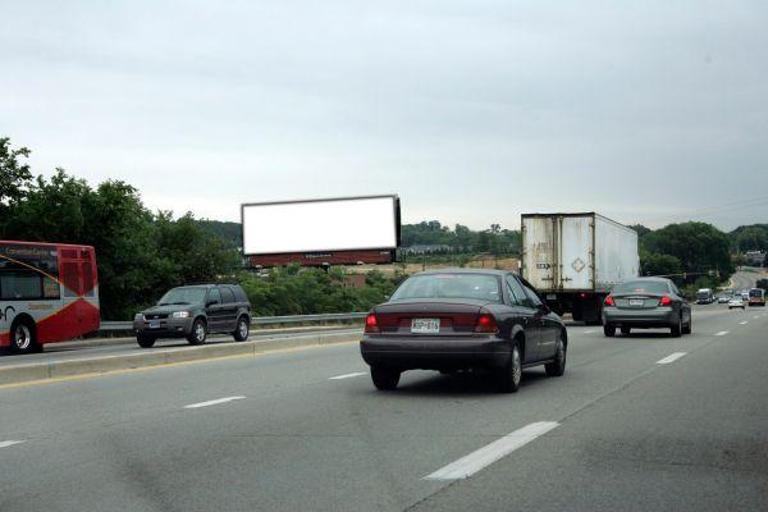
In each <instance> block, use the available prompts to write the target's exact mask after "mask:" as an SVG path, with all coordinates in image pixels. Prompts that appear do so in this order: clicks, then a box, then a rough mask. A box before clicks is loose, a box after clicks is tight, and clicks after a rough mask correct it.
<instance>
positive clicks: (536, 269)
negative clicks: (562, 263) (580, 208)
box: [522, 216, 557, 291]
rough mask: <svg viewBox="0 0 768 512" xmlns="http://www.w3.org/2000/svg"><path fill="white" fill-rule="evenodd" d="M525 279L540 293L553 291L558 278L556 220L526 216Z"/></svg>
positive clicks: (524, 235)
mask: <svg viewBox="0 0 768 512" xmlns="http://www.w3.org/2000/svg"><path fill="white" fill-rule="evenodd" d="M522 224H523V269H522V270H523V277H525V279H527V280H528V282H530V283H531V284H532V285H533V286H534V288H536V289H537V290H539V291H542V290H552V289H554V287H555V277H556V263H557V261H556V254H555V253H556V250H555V218H554V217H551V216H547V217H544V216H542V217H537V216H531V217H527V216H524V217H523V218H522Z"/></svg>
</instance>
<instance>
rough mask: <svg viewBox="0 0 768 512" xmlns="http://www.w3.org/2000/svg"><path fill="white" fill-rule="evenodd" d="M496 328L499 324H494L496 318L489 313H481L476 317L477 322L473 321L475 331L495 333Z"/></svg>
mask: <svg viewBox="0 0 768 512" xmlns="http://www.w3.org/2000/svg"><path fill="white" fill-rule="evenodd" d="M498 330H499V326H498V325H496V318H495V317H494V316H493V315H491V314H490V313H483V314H481V315H480V316H478V317H477V323H475V332H482V333H487V334H496V332H498Z"/></svg>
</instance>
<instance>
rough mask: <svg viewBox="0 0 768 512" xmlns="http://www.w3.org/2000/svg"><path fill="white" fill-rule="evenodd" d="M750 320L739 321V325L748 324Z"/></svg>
mask: <svg viewBox="0 0 768 512" xmlns="http://www.w3.org/2000/svg"><path fill="white" fill-rule="evenodd" d="M748 323H749V322H748V321H747V320H744V321H743V322H739V325H747V324H748Z"/></svg>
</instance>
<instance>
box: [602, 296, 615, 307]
mask: <svg viewBox="0 0 768 512" xmlns="http://www.w3.org/2000/svg"><path fill="white" fill-rule="evenodd" d="M604 304H605V305H606V306H615V305H616V302H614V300H613V296H612V295H609V296H607V297H606V298H605V303H604Z"/></svg>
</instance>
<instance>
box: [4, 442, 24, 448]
mask: <svg viewBox="0 0 768 512" xmlns="http://www.w3.org/2000/svg"><path fill="white" fill-rule="evenodd" d="M24 442H26V441H0V448H8V447H9V446H13V445H15V444H21V443H24Z"/></svg>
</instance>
